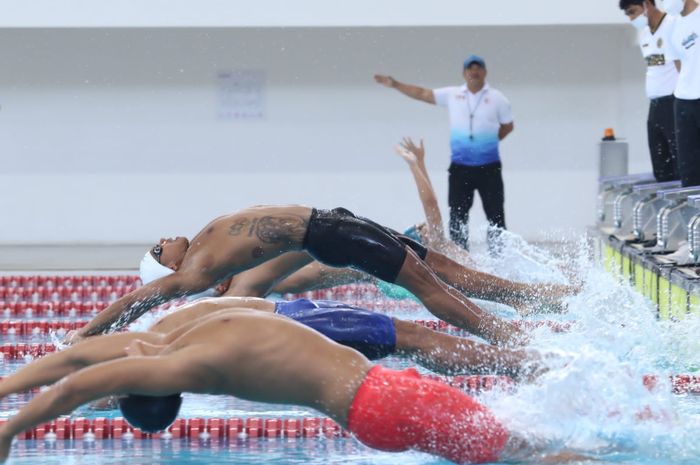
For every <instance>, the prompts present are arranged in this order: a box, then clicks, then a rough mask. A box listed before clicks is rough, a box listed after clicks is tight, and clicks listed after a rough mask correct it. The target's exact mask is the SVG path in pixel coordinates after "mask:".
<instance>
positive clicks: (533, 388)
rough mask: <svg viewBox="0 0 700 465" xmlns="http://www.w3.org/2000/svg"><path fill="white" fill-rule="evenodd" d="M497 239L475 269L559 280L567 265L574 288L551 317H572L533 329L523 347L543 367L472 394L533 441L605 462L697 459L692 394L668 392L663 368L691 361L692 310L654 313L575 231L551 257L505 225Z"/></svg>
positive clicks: (696, 403)
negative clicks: (523, 379)
mask: <svg viewBox="0 0 700 465" xmlns="http://www.w3.org/2000/svg"><path fill="white" fill-rule="evenodd" d="M502 238H503V240H504V243H505V245H506V246H505V248H504V252H503V253H502V254H501V255H500V256H498V257H491V256H490V255H488V254H483V255H482V254H481V253H480V252H478V251H477V252H475V253H474V254H475V255H476V254H478V257H477V258H476V261H477V263H479V264H480V265H481V264H482V263H483V264H484V268H483V269H484V270H488V271H489V272H492V273H494V274H498V275H500V276H502V277H504V278H508V279H517V280H522V281H528V282H546V281H549V282H565V279H566V277H565V275H564V273H563V272H562V270H563V269H566V268H567V267H568V268H569V269H576V270H577V273H578V275H579V278H580V279H581V281H582V283H583V287H582V290H581V292H580V293H579V294H578V295H576V296H573V297H569V298H567V301H566V304H567V311H566V313H565V314H563V315H560V316H557V319H559V318H561V319H562V320H568V321H574V322H575V323H574V324H573V325H572V327H571V330H570V331H569V332H567V333H563V334H561V333H559V334H554V333H551V332H550V331H549V330H548V329H546V328H540V329H538V330H536V331H535V332H534V333H533V338H532V341H531V344H530V346H531V347H532V348H534V349H537V350H539V351H541V352H542V353H543V354H545V355H544V360H545V361H544V364H545V366H546V367H547V369H548V370H549V371H547V372H546V373H545V374H544V375H542V376H541V377H540V378H539V379H538V380H537V381H536V382H535V383H533V384H529V385H522V386H520V387H519V388H518V389H517V391H515V392H514V393H507V394H504V393H503V392H498V391H494V392H490V393H487V394H485V395H483V396H482V398H481V400H482V401H483V402H484V403H485V404H487V405H488V406H489V407H490V408H491V409H492V410H493V411H494V413H495V415H496V416H497V417H498V418H499V419H501V421H503V423H504V424H505V425H506V426H507V427H508V428H509V429H510V430H511V431H514V432H518V433H519V434H520V435H523V436H524V437H525V438H526V439H527V440H528V441H529V442H530V443H532V444H533V445H534V446H536V448H538V449H542V450H549V451H559V450H562V449H567V450H574V451H581V452H584V453H587V454H588V455H592V456H594V457H597V458H599V459H603V460H605V461H606V462H607V461H611V462H612V463H621V462H625V463H657V461H659V460H661V462H658V463H664V464H669V463H674V464H677V463H678V464H680V463H693V464H696V463H700V441H698V439H697V438H698V437H699V436H700V399H698V398H693V397H692V396H690V397H688V396H685V397H683V396H677V395H674V394H672V389H671V386H670V382H669V381H668V377H667V375H672V374H679V373H687V372H689V371H694V370H695V369H696V367H698V366H700V341H699V340H698V337H697V335H698V334H700V318H698V317H697V316H690V317H688V318H686V319H685V320H684V321H683V323H682V324H678V323H671V322H659V321H657V320H656V309H655V307H654V306H653V304H652V303H651V302H650V301H648V300H647V299H646V298H644V297H643V296H641V295H640V294H638V293H637V292H635V291H634V289H632V288H631V287H630V285H629V284H628V283H626V282H623V281H621V280H619V279H617V278H615V277H613V276H611V275H609V274H608V273H606V272H605V271H604V270H603V269H602V268H601V266H600V265H599V264H597V263H595V262H594V261H593V260H592V259H591V258H590V257H591V253H590V250H589V246H588V245H587V244H586V242H585V241H584V240H582V241H580V242H578V243H569V244H567V246H566V247H565V249H566V250H568V251H569V252H568V253H564V254H563V255H559V256H556V257H555V256H554V253H552V252H548V251H546V250H543V249H541V248H538V247H535V246H532V245H530V244H527V243H526V242H525V241H523V240H522V239H521V238H519V237H518V236H517V235H514V234H512V233H509V232H504V234H503V236H502ZM547 318H548V319H549V318H551V315H549V316H547ZM646 374H655V375H658V376H659V384H658V385H657V386H656V387H655V388H654V389H653V390H650V389H648V388H647V387H645V385H644V383H643V381H642V380H643V376H644V375H646ZM629 460H633V462H628V461H629Z"/></svg>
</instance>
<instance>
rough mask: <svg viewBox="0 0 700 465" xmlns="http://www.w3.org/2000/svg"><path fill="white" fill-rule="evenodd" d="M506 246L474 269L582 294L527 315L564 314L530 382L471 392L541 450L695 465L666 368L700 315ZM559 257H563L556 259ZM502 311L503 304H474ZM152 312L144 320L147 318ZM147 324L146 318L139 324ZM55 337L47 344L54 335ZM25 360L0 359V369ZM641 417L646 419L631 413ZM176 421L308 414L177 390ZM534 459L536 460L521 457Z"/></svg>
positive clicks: (116, 446)
mask: <svg viewBox="0 0 700 465" xmlns="http://www.w3.org/2000/svg"><path fill="white" fill-rule="evenodd" d="M506 240H507V241H510V244H509V245H510V247H508V248H506V250H508V251H509V252H508V253H507V254H505V255H503V256H501V257H497V258H493V257H490V256H488V255H487V254H482V255H479V252H478V251H477V252H476V253H475V255H476V261H477V262H479V263H482V264H483V266H484V268H485V269H487V270H489V271H491V272H494V273H496V274H499V275H501V276H503V277H506V278H512V279H518V280H525V281H552V280H554V281H558V282H565V280H566V278H565V274H566V273H564V272H562V269H564V268H566V267H572V266H573V267H575V268H576V271H577V273H578V274H579V275H580V276H581V278H582V280H583V283H584V284H583V290H582V292H581V293H580V294H579V295H578V296H575V297H572V298H570V299H568V302H567V303H568V312H567V314H564V315H540V316H536V317H535V318H540V319H548V320H550V319H552V320H560V321H561V320H565V321H574V322H575V324H574V326H572V329H571V331H570V332H568V333H564V334H554V333H552V332H551V331H549V330H548V329H547V328H541V329H538V330H536V331H534V333H533V337H532V341H531V344H530V346H531V347H532V348H534V349H537V350H540V351H541V352H542V353H544V354H545V359H546V361H547V365H548V367H549V369H550V371H549V372H547V373H545V374H544V375H543V376H542V377H541V378H540V379H539V380H538V382H537V383H536V384H534V385H524V386H521V387H520V388H518V389H517V390H516V391H515V392H507V393H504V392H500V391H499V392H487V393H484V394H482V395H481V396H480V397H479V398H480V400H481V401H482V402H484V403H485V404H486V405H488V406H489V407H490V408H491V409H493V411H494V412H495V413H496V414H497V416H498V417H499V418H500V419H501V420H502V421H503V422H504V423H506V425H507V426H508V427H509V428H511V429H513V430H516V431H521V432H522V433H523V434H524V435H525V436H526V437H528V439H530V440H531V441H532V442H535V443H537V444H539V445H540V446H541V447H542V448H543V449H545V450H558V449H559V448H561V447H562V446H563V445H566V446H568V447H573V448H575V449H578V450H585V451H587V453H588V454H589V455H590V456H592V457H594V458H596V459H597V462H594V463H599V464H602V465H657V464H658V465H661V464H663V465H685V464H693V465H697V464H698V463H700V440H699V439H698V438H700V396H695V395H674V394H672V393H671V389H670V386H668V385H667V384H664V382H663V379H664V376H665V375H669V374H677V373H688V372H691V371H694V370H697V367H699V366H700V338H698V337H697V335H698V334H700V319H697V318H694V317H690V318H688V319H686V320H685V321H684V322H683V323H682V324H674V323H670V322H665V323H660V322H658V321H656V318H655V315H654V310H653V307H652V305H651V303H650V302H648V301H646V300H645V299H644V298H642V297H641V296H639V295H638V294H636V293H635V292H634V291H633V290H632V289H631V288H630V286H629V285H628V284H627V283H623V282H620V281H618V280H617V279H615V278H613V277H611V276H609V275H607V274H606V273H605V272H603V271H602V270H601V269H600V268H599V267H598V266H597V265H596V264H595V263H592V262H591V261H590V260H589V259H588V256H587V254H586V251H585V250H581V248H580V247H579V249H576V245H574V246H573V247H572V250H574V252H575V253H572V254H569V255H568V256H557V257H555V256H553V255H551V254H548V253H547V252H546V251H542V250H538V249H535V248H533V247H532V246H529V245H527V244H525V243H524V242H522V241H520V240H519V239H518V238H517V237H516V236H512V235H508V234H506ZM562 257H563V258H562ZM483 306H485V307H487V308H488V309H491V310H492V311H494V312H496V313H498V314H500V315H502V316H504V317H509V318H514V317H516V314H515V313H514V311H513V310H512V309H509V308H505V307H503V306H499V305H493V304H483ZM401 316H403V317H406V318H408V319H417V318H425V319H427V318H431V316H430V314H429V313H427V312H425V311H423V312H418V313H416V312H415V311H411V312H406V313H404V314H401ZM151 318H155V316H152V317H151ZM140 324H141V325H142V326H143V325H146V324H147V320H144V321H142V322H141V323H140ZM0 340H1V341H2V342H3V343H4V342H27V341H31V342H49V339H48V338H47V337H46V336H41V335H30V336H0ZM54 340H55V339H54ZM23 363H24V362H22V361H5V362H4V363H0V375H6V374H8V373H11V372H13V371H14V370H16V369H17V368H18V367H19V366H21V365H22V364H23ZM382 363H383V364H386V365H389V366H391V367H396V368H400V367H405V366H409V365H411V364H410V363H409V362H407V361H405V360H400V359H396V358H390V359H387V360H384V361H382ZM648 373H654V374H657V375H659V376H660V377H661V379H662V382H661V386H660V387H659V388H658V389H656V390H655V391H653V392H650V391H649V390H647V389H646V388H645V387H644V386H643V385H642V382H641V377H642V376H643V375H644V374H648ZM29 398H30V396H28V395H17V396H10V397H8V398H6V399H3V400H2V401H0V417H7V416H9V415H11V414H13V413H14V412H15V411H16V410H17V409H18V408H20V407H21V406H22V405H23V404H24V403H26V402H27V400H28V399H29ZM640 412H642V413H644V412H647V414H648V415H647V418H642V419H640V417H639V415H640ZM116 415H117V414H116V412H114V411H112V412H105V411H92V410H90V409H89V408H87V407H83V408H81V409H79V410H78V411H76V412H75V413H74V415H73V416H74V417H78V416H83V417H88V418H96V417H105V416H106V417H113V416H116ZM182 416H183V417H187V418H192V417H202V418H210V417H251V416H254V417H260V418H265V417H275V418H280V417H283V418H285V417H296V418H300V417H305V416H318V414H317V413H316V412H314V411H312V410H310V409H303V408H298V407H289V406H282V405H266V404H257V403H251V402H246V401H241V400H238V399H233V398H230V397H223V396H195V395H186V397H185V402H184V403H183V408H182ZM532 460H533V461H534V462H535V463H538V462H539V460H538V458H537V457H532ZM126 461H128V462H129V463H132V464H146V463H148V464H168V465H170V464H180V463H188V464H195V463H208V464H210V463H211V464H218V463H227V464H228V463H234V464H238V463H241V464H242V463H246V464H248V463H270V464H280V465H281V464H296V463H309V464H327V463H353V464H385V463H386V464H395V463H404V464H407V465H410V464H445V463H448V462H446V461H444V460H440V459H437V458H434V457H431V456H428V455H425V454H420V453H415V452H408V453H401V454H392V453H382V452H377V451H373V450H370V449H368V448H366V447H364V446H362V445H360V444H359V443H358V442H357V441H355V440H354V439H352V438H330V439H329V438H311V439H309V438H307V439H301V438H300V439H287V438H238V439H232V440H218V439H215V440H211V439H208V440H205V439H192V440H190V439H169V440H168V439H148V440H129V439H119V440H116V439H114V440H89V439H85V440H69V441H56V440H53V441H51V440H49V441H37V440H33V441H18V442H17V443H16V444H15V448H14V450H13V454H12V458H11V462H10V463H17V464H27V463H39V462H40V463H47V464H50V463H56V464H58V463H61V464H62V465H65V464H74V463H75V464H78V463H90V464H97V465H100V464H116V463H125V462H126Z"/></svg>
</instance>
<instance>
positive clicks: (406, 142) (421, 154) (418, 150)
mask: <svg viewBox="0 0 700 465" xmlns="http://www.w3.org/2000/svg"><path fill="white" fill-rule="evenodd" d="M400 145H401V147H402V148H403V149H404V150H407V151H408V152H409V153H411V154H413V157H414V158H415V159H416V160H417V161H418V163H420V164H423V162H424V161H425V146H424V145H423V139H421V140H420V145H416V144H415V143H414V142H413V141H412V140H411V138H410V137H404V138H403V141H401V144H400Z"/></svg>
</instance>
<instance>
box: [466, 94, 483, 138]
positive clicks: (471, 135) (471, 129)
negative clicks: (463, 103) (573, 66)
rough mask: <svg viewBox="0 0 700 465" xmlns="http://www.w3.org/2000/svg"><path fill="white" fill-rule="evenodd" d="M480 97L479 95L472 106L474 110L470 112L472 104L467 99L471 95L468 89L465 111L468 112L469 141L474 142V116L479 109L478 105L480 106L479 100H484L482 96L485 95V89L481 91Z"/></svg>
mask: <svg viewBox="0 0 700 465" xmlns="http://www.w3.org/2000/svg"><path fill="white" fill-rule="evenodd" d="M480 92H481V95H479V99H478V100H477V101H476V105H475V106H474V110H473V111H472V104H471V100H470V98H469V94H470V93H471V92H470V91H469V89H467V109H468V110H469V139H470V140H474V115H476V110H478V109H479V105H481V100H482V99H483V98H484V94H485V93H486V89H481V91H480Z"/></svg>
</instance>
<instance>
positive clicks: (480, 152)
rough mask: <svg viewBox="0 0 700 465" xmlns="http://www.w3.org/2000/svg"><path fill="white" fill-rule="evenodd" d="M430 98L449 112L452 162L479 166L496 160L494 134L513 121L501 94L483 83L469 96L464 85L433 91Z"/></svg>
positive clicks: (506, 101)
mask: <svg viewBox="0 0 700 465" xmlns="http://www.w3.org/2000/svg"><path fill="white" fill-rule="evenodd" d="M433 95H434V96H435V103H436V104H437V105H440V106H441V107H447V109H448V111H449V113H450V146H451V148H452V162H453V163H455V164H458V165H465V166H481V165H487V164H489V163H495V162H497V161H500V155H499V152H498V143H499V139H498V131H499V129H500V128H501V125H502V124H508V123H512V122H513V115H512V112H511V108H510V102H509V101H508V99H507V98H506V97H505V96H504V95H503V94H502V93H501V92H499V91H498V90H496V89H493V88H491V87H490V86H489V85H488V84H486V85H485V86H484V88H483V89H481V90H480V91H479V92H477V93H476V94H472V93H471V92H470V91H469V89H468V88H467V85H466V84H464V85H461V86H455V87H442V88H440V89H434V90H433ZM470 115H471V116H472V118H470Z"/></svg>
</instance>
